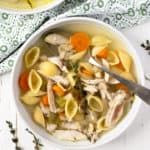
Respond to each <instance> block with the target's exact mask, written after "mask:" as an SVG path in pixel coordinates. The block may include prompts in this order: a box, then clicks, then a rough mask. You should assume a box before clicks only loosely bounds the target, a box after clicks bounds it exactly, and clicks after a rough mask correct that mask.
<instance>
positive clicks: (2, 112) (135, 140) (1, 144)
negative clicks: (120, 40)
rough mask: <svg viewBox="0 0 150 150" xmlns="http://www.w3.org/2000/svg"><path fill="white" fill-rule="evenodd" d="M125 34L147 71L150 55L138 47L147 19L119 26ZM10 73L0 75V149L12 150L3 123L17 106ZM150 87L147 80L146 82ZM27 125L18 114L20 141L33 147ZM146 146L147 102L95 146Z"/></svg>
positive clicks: (146, 34) (147, 31) (47, 148)
mask: <svg viewBox="0 0 150 150" xmlns="http://www.w3.org/2000/svg"><path fill="white" fill-rule="evenodd" d="M122 32H123V33H124V34H125V36H126V37H127V38H128V39H129V40H130V42H131V43H132V44H133V46H134V47H135V49H136V51H137V52H138V54H139V56H140V58H141V61H142V64H143V68H144V72H145V73H148V72H150V55H147V52H146V51H144V50H143V49H142V48H141V47H140V43H141V42H143V41H145V40H146V39H149V40H150V22H149V23H145V24H143V25H140V26H137V27H134V28H130V29H126V30H122ZM10 77H11V76H10V73H9V74H5V75H3V76H0V150H14V149H15V148H14V145H13V144H12V142H11V135H10V134H9V129H8V127H7V125H6V123H5V121H6V120H11V121H15V118H16V110H15V106H14V104H13V99H12V96H11V91H10ZM146 86H147V87H149V88H150V81H147V82H146ZM26 128H27V125H25V124H24V122H23V120H22V119H21V118H19V116H18V134H19V139H20V145H21V146H23V147H24V150H34V147H33V144H32V136H30V135H29V134H28V133H27V132H26V131H25V129H26ZM42 143H43V144H44V147H43V148H42V150H58V148H54V147H52V146H51V145H50V144H48V143H46V141H44V140H42ZM98 149H100V150H149V149H150V106H147V105H146V104H144V103H143V104H142V106H141V108H140V111H139V113H138V115H137V117H136V119H135V120H134V122H133V123H132V125H131V126H130V127H129V128H128V129H127V130H126V131H125V132H124V133H123V134H122V135H121V136H119V137H118V138H117V139H115V140H114V141H112V142H111V143H109V144H107V145H104V146H102V147H101V148H97V150H98Z"/></svg>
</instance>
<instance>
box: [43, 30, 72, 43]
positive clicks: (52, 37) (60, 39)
mask: <svg viewBox="0 0 150 150" xmlns="http://www.w3.org/2000/svg"><path fill="white" fill-rule="evenodd" d="M44 40H45V42H47V43H49V44H52V45H61V44H67V43H69V39H68V38H66V37H64V36H63V35H60V34H57V33H52V34H49V35H47V36H46V37H45V39H44Z"/></svg>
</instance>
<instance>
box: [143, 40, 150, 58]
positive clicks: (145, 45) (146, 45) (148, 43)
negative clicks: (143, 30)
mask: <svg viewBox="0 0 150 150" xmlns="http://www.w3.org/2000/svg"><path fill="white" fill-rule="evenodd" d="M141 47H143V48H144V49H145V50H146V51H148V54H149V55H150V41H149V40H146V42H145V43H142V44H141Z"/></svg>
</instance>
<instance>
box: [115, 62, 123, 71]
mask: <svg viewBox="0 0 150 150" xmlns="http://www.w3.org/2000/svg"><path fill="white" fill-rule="evenodd" d="M116 67H117V68H119V69H121V70H124V67H123V65H122V63H121V61H120V63H119V64H117V65H116Z"/></svg>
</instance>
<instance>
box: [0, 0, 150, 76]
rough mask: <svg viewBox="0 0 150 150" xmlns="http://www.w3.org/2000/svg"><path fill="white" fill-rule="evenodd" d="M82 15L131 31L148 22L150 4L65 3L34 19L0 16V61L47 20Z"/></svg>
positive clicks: (113, 0)
mask: <svg viewBox="0 0 150 150" xmlns="http://www.w3.org/2000/svg"><path fill="white" fill-rule="evenodd" d="M83 14H84V15H85V14H87V15H89V16H93V17H95V18H97V19H100V20H102V21H104V22H106V23H108V24H111V25H112V26H115V27H116V28H118V29H122V28H126V27H133V26H134V25H137V24H140V23H142V22H143V21H145V20H147V19H149V18H150V0H66V1H65V2H64V3H62V4H61V5H60V6H58V7H57V8H54V9H53V10H50V11H47V12H43V13H39V14H34V15H11V14H6V13H3V12H0V61H2V60H3V59H4V58H5V57H7V56H8V55H9V54H10V53H11V52H12V51H13V50H15V49H16V48H17V47H18V45H20V44H21V43H23V42H24V41H25V40H26V39H27V38H28V37H29V36H30V35H31V33H32V32H33V31H34V30H35V29H36V28H37V27H38V26H39V24H40V23H41V22H42V21H43V20H44V18H45V17H46V16H49V17H50V18H51V19H53V18H55V19H58V18H60V16H61V17H65V16H72V15H83ZM90 14H91V15H90ZM98 14H99V15H98ZM53 20H54V19H53ZM17 53H18V51H17V52H15V53H14V54H13V55H11V56H10V57H8V58H7V59H6V60H5V61H3V62H2V63H0V74H3V73H6V72H9V71H10V70H11V69H12V67H13V64H14V61H15V58H16V56H17Z"/></svg>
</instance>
